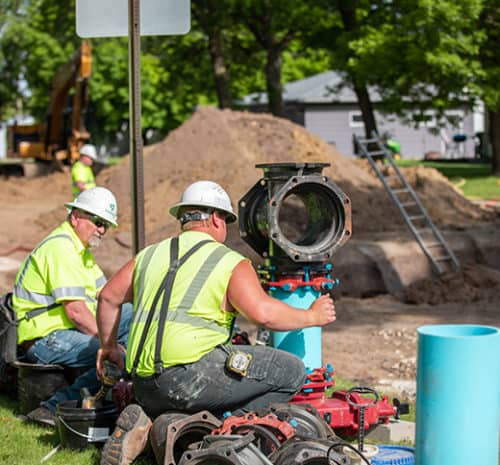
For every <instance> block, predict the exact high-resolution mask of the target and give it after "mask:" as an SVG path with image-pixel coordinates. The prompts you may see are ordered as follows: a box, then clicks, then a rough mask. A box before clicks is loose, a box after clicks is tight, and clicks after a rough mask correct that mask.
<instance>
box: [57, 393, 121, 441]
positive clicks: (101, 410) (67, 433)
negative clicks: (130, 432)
mask: <svg viewBox="0 0 500 465" xmlns="http://www.w3.org/2000/svg"><path fill="white" fill-rule="evenodd" d="M81 405H82V401H81V400H68V401H65V402H60V403H59V404H58V405H57V409H56V417H57V430H58V432H59V439H60V441H61V446H62V447H65V448H68V449H77V450H81V449H85V448H87V447H88V446H89V445H102V443H104V442H105V441H106V439H108V437H109V436H110V435H111V434H112V433H113V430H114V427H115V423H116V420H117V418H118V410H117V408H116V407H115V404H114V403H113V402H109V401H106V402H104V403H103V405H102V407H98V408H89V409H82V408H81Z"/></svg>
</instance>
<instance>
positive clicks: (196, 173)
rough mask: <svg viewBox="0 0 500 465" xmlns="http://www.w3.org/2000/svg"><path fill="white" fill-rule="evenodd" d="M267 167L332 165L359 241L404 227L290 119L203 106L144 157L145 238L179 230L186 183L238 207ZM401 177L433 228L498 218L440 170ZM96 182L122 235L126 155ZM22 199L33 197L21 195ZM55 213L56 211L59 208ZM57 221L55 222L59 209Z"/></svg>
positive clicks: (340, 160)
mask: <svg viewBox="0 0 500 465" xmlns="http://www.w3.org/2000/svg"><path fill="white" fill-rule="evenodd" d="M272 162H325V163H330V164H331V166H330V167H329V168H327V169H325V170H324V174H326V175H327V176H329V177H330V178H331V179H332V180H333V181H334V182H335V183H337V184H338V185H339V186H340V188H341V189H343V190H344V192H346V194H347V195H348V196H349V197H350V198H351V201H352V208H353V234H355V235H356V236H359V235H363V234H366V233H368V234H370V233H373V232H382V231H393V230H397V229H399V228H401V227H404V224H403V222H402V220H401V218H400V216H399V214H398V212H397V210H396V208H395V207H394V206H393V205H392V203H391V202H390V200H389V197H388V195H387V193H386V192H385V190H384V188H383V187H382V185H381V183H380V181H379V180H378V179H377V178H376V176H375V175H374V174H373V173H372V172H371V171H370V170H371V169H370V168H369V167H366V166H364V163H363V162H361V163H360V162H359V161H356V160H354V159H351V158H348V157H345V156H343V155H342V154H340V153H339V152H338V151H336V150H335V149H334V148H333V147H331V146H330V145H328V144H326V143H325V142H324V141H322V140H321V139H319V138H317V137H315V136H313V135H311V134H310V133H308V132H307V131H306V130H305V129H304V128H303V127H302V126H298V125H296V124H293V123H291V122H290V121H288V120H284V119H281V118H276V117H273V116H271V115H265V114H255V113H246V112H234V111H230V110H218V109H216V108H212V107H203V108H200V109H199V110H197V111H196V112H195V113H194V114H193V116H192V117H191V118H190V119H189V120H188V121H187V122H186V123H184V124H183V125H182V126H180V127H179V128H178V129H176V130H175V131H173V132H172V133H171V134H170V135H169V136H168V137H167V138H166V139H165V140H163V141H162V142H160V143H158V144H156V145H154V146H151V147H149V148H148V150H147V151H146V153H145V154H144V191H145V210H144V212H145V213H144V214H145V227H146V231H147V232H148V236H149V235H151V238H154V239H156V238H157V237H160V236H162V235H165V234H171V233H173V232H174V231H175V230H176V227H177V226H176V224H175V222H174V221H173V219H172V218H170V217H169V215H168V206H169V205H171V204H172V203H175V202H176V201H178V199H179V198H180V195H181V193H182V191H183V190H184V188H185V187H186V186H187V185H188V184H190V183H191V182H194V181H196V180H200V179H210V180H213V181H215V182H218V183H220V184H221V185H222V186H223V187H224V188H225V189H226V190H227V191H228V193H229V195H230V196H231V198H232V200H233V204H236V202H237V200H238V199H239V198H241V197H242V196H243V195H244V194H245V193H246V192H247V191H248V190H249V189H250V188H251V187H252V186H253V184H254V183H255V182H257V181H258V180H259V179H260V178H261V177H262V170H260V169H257V168H255V165H256V164H258V163H272ZM404 171H405V175H406V176H407V177H408V179H409V182H410V183H411V184H412V186H413V187H414V189H415V190H416V191H417V193H418V195H419V196H420V198H421V200H422V202H423V204H424V206H425V207H426V208H427V209H428V211H429V213H430V215H431V217H432V218H433V220H434V221H435V222H436V223H437V225H438V226H440V227H446V228H450V227H451V228H463V227H466V226H470V225H472V224H477V222H478V221H479V222H481V221H489V220H492V219H493V218H494V217H495V215H494V213H491V212H487V211H484V210H482V209H481V208H479V207H478V206H476V205H474V204H472V203H471V202H469V201H468V200H467V199H466V198H465V197H464V196H463V195H462V194H461V193H460V192H459V191H458V190H457V189H456V188H455V187H454V186H453V185H452V184H451V183H450V182H449V181H448V180H447V179H446V178H445V177H444V176H442V175H441V174H440V173H439V172H438V171H436V170H434V169H428V168H422V167H419V168H411V169H406V170H404ZM97 180H98V184H100V185H105V186H107V187H109V188H110V189H111V190H112V191H113V192H114V193H115V195H116V196H117V199H118V204H119V210H120V214H119V219H120V230H121V231H129V230H130V229H131V225H130V223H131V208H130V166H129V159H128V157H127V159H126V160H125V161H124V163H122V164H120V165H119V166H115V167H112V168H110V169H106V170H103V171H102V172H101V174H100V175H99V176H98V179H97ZM29 182H31V183H34V182H37V181H29ZM67 182H68V181H67V179H66V178H65V177H64V175H63V176H61V173H58V174H57V175H53V176H52V177H51V179H50V183H47V182H46V181H45V182H44V185H47V184H50V186H49V187H50V189H51V190H56V191H57V192H62V191H64V190H67ZM27 183H28V181H25V184H26V185H25V186H23V188H22V189H21V190H24V189H25V188H27V187H28V185H27ZM38 183H39V184H41V182H39V181H38ZM32 185H35V184H32ZM35 188H36V187H35ZM24 195H30V193H29V192H28V193H27V192H26V191H25V192H24ZM235 206H236V205H235ZM55 208H56V209H60V207H59V205H57V206H56V205H55ZM54 216H56V217H58V218H59V217H60V215H58V214H57V213H56V211H54ZM40 222H41V224H44V225H45V226H47V227H51V226H52V225H53V224H55V223H56V222H54V221H51V219H50V217H49V218H47V216H44V218H40ZM50 223H52V224H50ZM150 241H151V239H150V237H148V242H150Z"/></svg>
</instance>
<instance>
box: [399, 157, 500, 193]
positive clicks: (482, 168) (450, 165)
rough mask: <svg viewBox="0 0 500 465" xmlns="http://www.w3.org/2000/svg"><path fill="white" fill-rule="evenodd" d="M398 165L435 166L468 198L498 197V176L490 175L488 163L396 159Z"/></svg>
mask: <svg viewBox="0 0 500 465" xmlns="http://www.w3.org/2000/svg"><path fill="white" fill-rule="evenodd" d="M396 163H397V165H398V166H403V167H406V166H425V167H427V168H435V169H437V170H438V171H440V172H441V173H442V174H443V175H444V176H446V177H447V178H448V179H449V180H450V182H451V183H453V184H454V185H455V186H457V187H458V188H459V189H460V190H461V191H462V192H463V194H464V195H465V196H466V197H468V198H470V199H485V200H488V199H500V185H499V181H500V176H492V175H491V165H490V164H488V163H473V162H470V163H459V162H439V161H422V160H398V161H397V162H396Z"/></svg>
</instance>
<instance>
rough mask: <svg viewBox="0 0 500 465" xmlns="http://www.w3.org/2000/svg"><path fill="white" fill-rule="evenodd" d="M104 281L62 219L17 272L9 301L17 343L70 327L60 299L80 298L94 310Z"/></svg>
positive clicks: (70, 228)
mask: <svg viewBox="0 0 500 465" xmlns="http://www.w3.org/2000/svg"><path fill="white" fill-rule="evenodd" d="M105 283H106V278H105V277H104V274H103V272H102V270H101V269H100V268H99V266H98V265H97V263H96V262H95V260H94V256H93V255H92V253H91V252H90V250H89V249H87V248H85V247H84V246H83V244H82V242H81V240H80V239H79V238H78V236H77V235H76V233H75V231H74V229H73V228H72V226H71V225H70V224H69V223H68V222H67V221H65V222H64V223H63V224H61V225H60V226H59V227H58V228H56V229H54V230H53V231H52V232H51V233H50V234H49V235H48V236H47V237H46V238H45V239H44V240H43V241H42V242H40V244H38V245H37V246H36V247H35V249H34V250H33V251H32V252H31V253H30V254H29V255H28V257H27V258H26V259H25V260H24V262H23V264H22V265H21V268H20V269H19V272H18V273H17V276H16V280H15V285H14V291H13V296H12V304H13V307H14V310H15V311H16V314H17V318H18V320H19V326H18V329H17V342H18V344H21V343H22V342H23V341H28V340H31V339H36V338H40V337H44V336H46V335H48V334H50V333H51V332H52V331H55V330H58V329H69V328H74V327H75V325H74V324H73V322H72V321H71V320H70V319H69V318H68V317H67V315H66V312H65V311H64V307H63V305H62V302H64V301H68V300H84V301H85V303H86V304H87V307H88V308H89V309H90V310H91V311H92V312H93V313H95V308H96V304H97V293H98V291H99V290H100V289H102V287H103V286H104V284H105ZM58 304H59V305H58ZM47 307H51V308H50V310H48V311H44V309H46V308H47Z"/></svg>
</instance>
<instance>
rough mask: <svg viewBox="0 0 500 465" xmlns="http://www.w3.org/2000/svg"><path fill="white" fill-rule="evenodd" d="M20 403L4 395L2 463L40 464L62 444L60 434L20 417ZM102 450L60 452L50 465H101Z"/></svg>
mask: <svg viewBox="0 0 500 465" xmlns="http://www.w3.org/2000/svg"><path fill="white" fill-rule="evenodd" d="M18 414H19V411H18V407H17V401H14V400H11V399H9V398H8V397H7V396H5V395H3V394H0V437H1V438H2V441H0V464H9V465H40V463H41V460H42V459H43V458H44V457H45V456H46V455H47V454H48V453H49V452H51V451H52V450H53V449H54V448H55V447H56V446H57V445H58V444H59V436H58V434H57V431H56V430H55V429H52V428H45V427H43V426H37V425H35V424H32V423H25V422H23V421H22V420H21V419H20V418H18V417H17V415H18ZM100 456H101V454H100V451H99V449H98V448H96V447H94V446H92V447H89V448H88V449H85V450H83V451H73V450H70V449H59V450H58V451H57V452H56V453H55V454H54V455H53V456H52V457H51V458H50V459H48V460H47V461H45V462H44V464H47V465H82V464H85V465H99V462H100ZM134 465H156V462H155V460H154V459H151V460H148V459H145V458H144V459H140V460H136V461H135V462H134Z"/></svg>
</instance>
